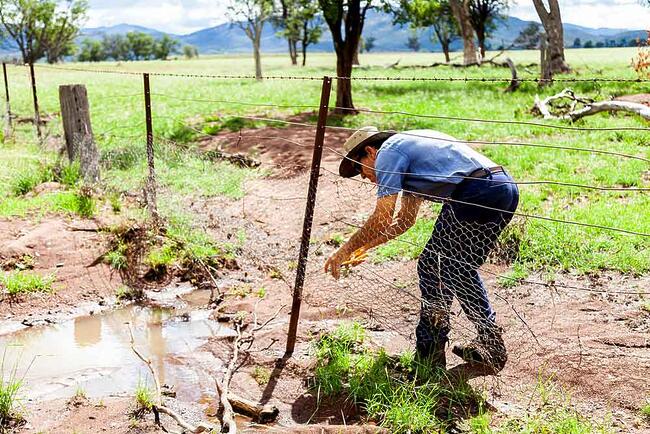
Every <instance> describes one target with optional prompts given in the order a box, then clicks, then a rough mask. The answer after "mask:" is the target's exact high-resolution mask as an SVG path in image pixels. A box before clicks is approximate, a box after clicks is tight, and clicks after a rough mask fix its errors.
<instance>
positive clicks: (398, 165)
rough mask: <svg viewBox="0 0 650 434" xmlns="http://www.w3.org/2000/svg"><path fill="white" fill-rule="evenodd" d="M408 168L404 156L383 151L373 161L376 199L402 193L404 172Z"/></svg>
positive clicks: (396, 152) (389, 150) (392, 151)
mask: <svg viewBox="0 0 650 434" xmlns="http://www.w3.org/2000/svg"><path fill="white" fill-rule="evenodd" d="M408 167H409V159H408V157H407V156H406V155H404V154H403V153H401V152H399V151H395V150H392V149H383V150H381V151H380V152H379V154H377V159H376V160H375V174H376V175H377V186H378V190H377V197H384V196H390V195H391V194H397V193H399V192H400V191H402V187H403V181H404V177H405V172H407V170H408Z"/></svg>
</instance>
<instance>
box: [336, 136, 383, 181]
mask: <svg viewBox="0 0 650 434" xmlns="http://www.w3.org/2000/svg"><path fill="white" fill-rule="evenodd" d="M393 134H395V132H394V131H379V130H378V129H377V127H372V126H367V127H363V128H361V129H358V130H357V131H355V132H354V134H352V135H351V136H350V137H348V139H347V140H346V141H345V143H344V144H343V149H344V150H345V152H347V155H346V156H345V157H344V158H343V160H342V161H341V165H340V166H339V175H341V176H342V177H344V178H352V177H353V176H357V175H358V174H359V173H361V168H360V167H359V165H358V164H357V163H358V162H359V158H360V154H361V153H362V151H363V149H364V148H365V147H366V146H368V145H373V144H376V143H377V142H379V143H382V142H383V141H384V140H386V139H387V138H389V137H390V136H392V135H393Z"/></svg>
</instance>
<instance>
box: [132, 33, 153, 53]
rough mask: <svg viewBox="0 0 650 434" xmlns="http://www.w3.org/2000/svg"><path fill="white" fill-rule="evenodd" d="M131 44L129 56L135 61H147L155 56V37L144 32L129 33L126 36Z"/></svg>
mask: <svg viewBox="0 0 650 434" xmlns="http://www.w3.org/2000/svg"><path fill="white" fill-rule="evenodd" d="M126 40H127V42H128V44H129V56H130V57H131V58H132V59H134V60H146V59H149V58H150V57H151V56H152V55H153V46H154V39H153V36H151V35H147V34H146V33H143V32H129V33H127V34H126Z"/></svg>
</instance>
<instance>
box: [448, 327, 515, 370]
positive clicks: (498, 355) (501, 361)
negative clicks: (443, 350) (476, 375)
mask: <svg viewBox="0 0 650 434" xmlns="http://www.w3.org/2000/svg"><path fill="white" fill-rule="evenodd" d="M451 351H452V353H454V354H455V355H457V356H458V357H460V358H461V359H463V360H464V361H465V362H467V363H470V364H473V365H476V366H477V368H480V369H481V370H483V371H484V373H485V374H484V375H495V374H497V373H498V372H499V371H501V370H502V369H503V367H504V366H505V365H506V361H507V360H508V354H507V352H506V346H505V343H504V342H503V330H502V329H501V327H499V326H494V327H490V328H486V329H483V330H481V331H479V335H478V336H477V337H476V338H475V339H473V340H472V341H470V342H469V343H467V344H459V345H454V347H453V348H452V350H451Z"/></svg>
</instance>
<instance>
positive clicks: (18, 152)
mask: <svg viewBox="0 0 650 434" xmlns="http://www.w3.org/2000/svg"><path fill="white" fill-rule="evenodd" d="M635 51H636V50H635V49H632V48H621V49H593V50H588V49H581V50H567V57H568V62H569V63H570V64H571V66H572V67H574V68H575V70H574V72H573V73H572V74H571V75H568V76H566V77H578V78H585V77H602V78H607V77H610V78H611V77H622V78H636V75H635V74H634V72H633V71H632V70H631V68H630V66H629V64H630V59H631V58H632V56H633V55H634V53H635ZM508 55H509V56H511V57H512V58H513V60H514V61H515V62H517V63H519V64H525V63H529V62H535V61H537V60H538V53H537V52H534V51H517V52H512V53H509V54H508ZM487 57H488V58H489V57H491V54H489V55H488V56H487ZM505 57H506V56H505V55H503V56H501V58H505ZM441 59H442V56H441V54H440V53H381V54H380V53H377V54H375V53H372V54H365V55H362V56H361V63H362V65H363V66H364V69H360V70H358V71H355V76H388V77H392V76H399V77H448V76H453V77H465V76H466V77H508V76H509V71H508V70H507V69H506V68H496V67H482V68H476V67H474V68H469V69H457V68H447V67H439V68H429V69H421V68H404V69H386V68H385V67H384V65H387V64H390V63H393V62H395V61H397V60H400V66H413V65H426V64H429V63H432V62H434V61H441ZM308 64H309V66H308V67H306V68H301V67H291V66H290V65H288V62H287V56H284V55H268V56H264V59H263V65H264V73H265V74H266V75H268V76H273V75H306V76H315V77H319V76H323V75H326V74H334V57H333V55H331V54H312V55H310V57H309V58H308ZM252 65H253V64H252V59H251V58H250V56H208V57H202V58H200V59H195V60H171V61H164V62H163V61H151V62H130V63H129V62H127V63H122V64H115V63H99V64H66V65H60V66H59V67H58V68H61V69H52V68H48V67H46V66H37V67H36V71H37V83H38V89H39V100H40V104H41V108H42V111H43V112H44V113H46V114H51V113H56V112H58V110H59V103H58V86H59V85H61V84H72V83H83V84H85V85H86V86H87V88H88V94H89V98H90V103H91V115H92V121H93V129H94V132H95V134H96V136H97V138H98V142H99V146H100V149H101V151H102V153H103V160H104V166H105V168H104V174H103V177H104V179H105V181H106V183H107V184H108V187H109V189H112V190H113V191H117V192H119V191H122V190H135V189H138V188H139V186H140V185H141V183H142V180H143V177H144V173H145V165H144V158H143V156H144V135H145V127H144V110H143V96H142V79H141V77H139V76H134V75H116V74H93V73H88V72H80V71H66V70H62V68H66V67H68V68H74V67H80V68H85V69H111V70H119V71H132V72H136V71H137V72H142V71H151V72H173V73H187V74H191V73H194V74H250V73H251V72H252V71H253V66H252ZM520 75H521V76H523V77H531V78H534V77H535V76H536V68H534V67H533V68H529V69H528V70H522V71H520ZM563 77H565V76H563ZM9 81H10V92H11V95H12V108H13V110H14V112H15V113H17V114H18V115H19V116H30V114H31V113H32V106H31V104H32V103H31V94H30V88H29V78H28V73H27V69H26V68H24V67H20V66H12V67H10V68H9ZM505 86H506V84H505V83H484V82H469V83H466V82H408V81H406V82H382V81H355V82H354V83H353V88H354V99H355V104H356V105H357V106H358V107H362V108H370V109H378V110H388V111H390V110H400V111H408V112H412V113H418V114H435V115H444V116H462V117H476V118H486V119H497V120H513V119H514V120H534V119H535V118H534V116H533V115H532V114H531V113H530V108H531V106H532V103H533V99H534V96H535V95H536V94H540V95H550V94H553V93H556V92H558V91H560V90H562V89H563V88H564V87H571V88H572V89H574V90H575V91H576V92H577V93H578V94H580V95H585V96H588V97H591V98H595V99H606V98H609V97H612V96H617V95H623V94H633V93H642V92H647V84H646V83H607V82H601V83H594V82H580V83H568V84H566V83H558V84H555V85H553V86H551V87H548V88H545V89H543V90H540V89H539V88H538V87H537V85H536V84H535V83H525V84H523V85H522V87H521V89H520V90H519V91H517V92H515V93H512V94H506V93H504V92H503V89H504V88H505ZM152 92H153V94H152V100H153V118H154V119H153V120H154V131H155V134H156V138H157V139H156V140H157V143H158V146H159V153H158V156H159V161H158V162H157V166H158V171H159V175H160V179H161V182H162V183H163V185H165V187H166V193H167V194H166V195H163V202H164V203H163V207H165V203H166V204H167V207H168V208H174V209H180V207H179V206H178V201H179V198H182V197H190V196H214V195H226V196H229V197H239V196H241V195H242V194H243V191H242V189H241V185H242V182H243V181H244V180H246V179H248V178H249V177H251V176H261V175H263V174H262V173H259V172H255V171H248V170H243V169H238V168H235V167H233V166H230V165H228V164H225V163H223V164H221V165H220V166H219V170H218V171H215V170H214V168H213V166H211V165H206V163H205V160H204V159H202V158H201V157H200V156H198V155H196V154H194V153H192V152H185V150H186V149H191V148H192V145H191V142H192V140H193V139H194V138H196V136H197V133H196V132H195V131H193V130H192V129H189V128H188V127H187V125H190V126H191V127H192V128H194V129H198V130H204V131H206V132H215V131H218V130H219V129H221V128H228V127H229V126H231V127H235V129H236V127H237V126H238V125H240V124H241V123H242V122H234V121H233V118H232V117H228V116H232V115H244V114H246V115H252V114H254V115H264V116H267V117H274V118H284V117H286V116H289V115H293V114H298V113H302V112H305V111H312V110H314V109H313V108H310V107H294V108H269V107H252V106H245V105H239V104H235V102H251V103H273V104H279V105H290V106H291V105H298V106H304V105H307V106H315V105H317V104H318V99H319V94H320V83H319V82H318V81H299V80H265V81H262V82H255V81H252V80H216V79H202V78H181V77H152ZM331 103H332V105H333V104H334V96H333V97H332V102H331ZM333 122H335V123H336V124H337V125H342V126H347V127H357V126H360V125H365V124H373V125H376V126H378V127H379V128H393V129H397V130H407V129H416V128H434V129H439V130H442V131H444V132H447V133H449V134H452V135H455V136H457V137H458V138H462V139H468V140H486V141H528V142H534V143H543V144H551V145H562V146H568V147H585V148H594V149H600V150H608V151H617V152H622V153H626V154H633V155H637V156H642V157H645V158H650V148H648V146H647V132H645V131H636V132H634V131H626V132H609V131H590V132H587V131H561V130H550V129H545V128H539V127H531V126H521V125H508V124H485V123H469V122H461V121H449V120H435V119H423V118H417V117H411V116H404V115H375V114H360V115H358V116H349V117H346V118H345V119H343V120H333ZM577 125H579V126H584V127H612V126H628V127H629V126H636V127H645V126H647V123H644V122H643V121H642V120H640V119H639V118H638V117H633V116H623V115H619V116H610V115H606V114H605V115H598V116H593V117H589V118H586V119H584V120H582V121H580V122H578V123H577ZM274 126H277V125H274ZM48 130H49V131H51V132H52V133H54V134H60V131H61V126H60V123H59V120H58V118H56V117H55V118H54V120H53V121H52V122H51V123H49V125H48ZM170 140H171V141H172V142H174V143H173V144H171V145H170V144H169V141H170ZM178 144H180V145H181V146H182V147H183V148H182V149H181V150H180V151H179V148H178ZM2 149H3V155H4V157H3V165H4V167H5V170H3V171H2V173H0V194H1V195H2V197H3V199H2V202H1V203H0V215H2V216H5V217H9V216H14V215H16V216H20V215H25V214H27V213H33V212H34V211H36V212H39V213H46V212H51V211H63V212H77V211H78V210H77V208H78V204H75V202H74V200H75V199H74V197H76V196H75V195H77V196H78V194H77V193H75V192H70V191H64V192H60V193H55V194H53V195H51V196H47V197H45V198H44V197H43V196H37V197H34V198H25V197H22V196H19V195H16V194H15V191H16V189H17V188H19V186H18V185H17V183H18V182H19V180H20V179H21V178H24V176H25V173H26V172H32V171H34V170H35V169H37V168H39V167H41V169H39V170H43V169H42V167H43V161H49V162H50V163H51V162H52V161H54V159H55V156H54V155H52V154H44V153H43V152H42V151H40V150H39V149H38V147H37V146H36V144H35V138H34V133H33V131H32V129H31V127H30V126H26V125H24V124H23V125H21V126H20V127H19V128H18V131H17V134H16V140H15V142H14V143H5V144H4V145H2ZM482 149H483V152H485V153H486V154H487V155H488V156H490V157H491V158H492V159H494V160H495V161H497V162H498V163H499V164H502V165H504V166H506V167H507V168H508V170H509V171H510V173H511V174H512V175H513V176H514V177H515V178H516V179H517V180H519V181H537V180H553V181H562V182H572V183H579V184H591V185H598V186H607V187H642V186H649V185H650V184H649V182H648V176H647V173H648V170H649V169H650V168H649V167H648V164H647V163H645V162H643V161H639V160H633V159H626V158H620V157H616V156H606V155H598V154H591V153H584V152H576V151H566V150H553V149H540V148H534V147H524V146H508V145H490V146H483V147H482ZM215 173H218V175H216V176H215ZM521 192H522V200H521V206H520V211H523V212H526V213H532V214H539V215H544V216H551V217H554V218H560V219H567V220H575V221H579V222H584V223H590V224H597V225H605V226H614V227H619V228H625V229H628V230H632V231H639V232H644V233H650V219H648V218H647V209H648V208H649V207H650V195H649V194H648V193H647V192H603V191H596V190H585V189H576V188H569V187H559V186H549V185H545V186H540V185H525V186H521ZM77 213H78V212H77ZM431 223H432V222H431V221H426V220H423V221H422V222H421V223H420V224H419V225H418V226H417V227H416V228H414V230H412V231H411V232H410V233H409V234H406V238H408V237H410V239H412V240H413V241H415V242H416V243H417V242H421V241H422V239H423V238H424V237H426V236H427V235H428V233H430V226H431ZM649 248H650V241H648V238H644V237H639V236H629V235H624V234H619V233H615V232H609V231H604V230H598V229H585V228H580V227H575V226H567V225H561V224H556V223H549V222H544V221H540V220H534V219H531V220H529V221H528V223H527V225H526V231H525V235H524V242H522V244H521V247H520V257H521V258H522V260H523V261H522V262H523V263H525V264H526V268H527V269H553V270H567V271H578V272H589V271H595V270H607V269H611V270H618V271H623V272H629V273H644V272H647V271H648V270H650V255H649V254H648V249H649ZM417 253H418V250H417V248H416V249H413V248H409V247H408V245H407V244H404V243H401V244H400V245H393V246H389V247H388V248H387V249H386V250H383V251H380V256H384V257H385V258H390V257H396V256H402V255H410V256H416V255H417Z"/></svg>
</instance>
